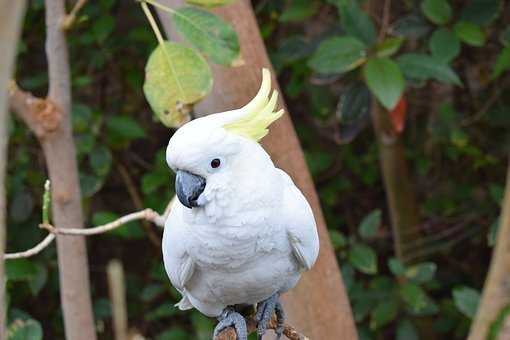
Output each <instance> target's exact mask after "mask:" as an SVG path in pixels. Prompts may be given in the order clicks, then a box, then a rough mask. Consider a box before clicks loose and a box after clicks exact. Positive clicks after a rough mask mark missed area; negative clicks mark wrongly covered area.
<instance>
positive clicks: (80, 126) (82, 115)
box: [72, 103, 92, 132]
mask: <svg viewBox="0 0 510 340" xmlns="http://www.w3.org/2000/svg"><path fill="white" fill-rule="evenodd" d="M72 121H73V129H74V131H75V132H86V131H87V130H89V129H90V123H91V121H92V110H91V109H90V107H88V106H86V105H83V104H78V103H77V104H73V108H72Z"/></svg>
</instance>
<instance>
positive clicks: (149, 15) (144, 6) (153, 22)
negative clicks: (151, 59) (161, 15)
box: [140, 0, 165, 50]
mask: <svg viewBox="0 0 510 340" xmlns="http://www.w3.org/2000/svg"><path fill="white" fill-rule="evenodd" d="M147 2H148V3H150V1H146V0H144V1H143V2H142V3H140V5H141V6H142V9H143V12H144V13H145V16H146V17H147V20H149V23H150V25H151V27H152V30H153V31H154V34H155V35H156V39H158V42H159V44H160V45H161V47H163V46H164V44H165V41H164V39H163V36H162V35H161V31H160V30H159V28H158V24H157V23H156V20H154V17H153V16H152V13H151V11H150V10H149V7H148V6H147ZM163 50H164V47H163Z"/></svg>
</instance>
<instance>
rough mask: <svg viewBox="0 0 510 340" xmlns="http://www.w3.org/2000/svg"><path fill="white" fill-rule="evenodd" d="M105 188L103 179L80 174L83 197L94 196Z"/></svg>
mask: <svg viewBox="0 0 510 340" xmlns="http://www.w3.org/2000/svg"><path fill="white" fill-rule="evenodd" d="M102 186H103V179H102V178H100V177H97V176H94V175H90V174H86V173H80V189H81V195H82V196H83V197H85V198H88V197H92V196H94V194H95V193H97V192H98V191H99V190H100V189H101V187H102Z"/></svg>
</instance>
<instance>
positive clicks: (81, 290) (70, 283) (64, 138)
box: [38, 0, 96, 340]
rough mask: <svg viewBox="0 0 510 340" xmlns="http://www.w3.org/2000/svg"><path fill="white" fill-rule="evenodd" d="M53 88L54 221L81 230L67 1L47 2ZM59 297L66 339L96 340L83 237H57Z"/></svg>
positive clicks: (48, 149) (49, 138)
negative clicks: (63, 26)
mask: <svg viewBox="0 0 510 340" xmlns="http://www.w3.org/2000/svg"><path fill="white" fill-rule="evenodd" d="M45 4H46V34H47V37H46V55H47V59H48V75H49V84H50V85H49V92H48V100H49V102H50V103H51V105H47V107H46V109H47V112H46V115H45V116H44V117H45V118H46V120H49V121H51V122H55V124H54V126H53V127H54V129H52V130H51V131H46V133H45V134H43V135H42V136H38V137H39V140H40V142H41V145H42V148H43V151H44V156H45V159H46V166H47V168H48V172H49V177H50V180H51V195H52V213H53V214H52V215H53V223H54V224H55V225H56V226H58V227H59V228H82V227H83V216H82V210H81V193H80V182H79V180H78V167H77V163H76V150H75V145H74V140H73V135H72V130H71V81H70V70H69V58H68V50H67V43H66V37H65V33H64V32H63V30H62V29H61V22H62V20H63V18H64V17H65V14H66V13H65V7H64V1H63V0H45ZM57 250H58V265H59V276H60V295H61V302H62V308H63V315H64V325H65V333H66V338H67V339H72V340H81V339H83V340H94V339H96V335H95V326H94V318H93V314H92V304H91V298H90V284H89V274H88V261H87V249H86V245H85V238H84V237H66V236H57Z"/></svg>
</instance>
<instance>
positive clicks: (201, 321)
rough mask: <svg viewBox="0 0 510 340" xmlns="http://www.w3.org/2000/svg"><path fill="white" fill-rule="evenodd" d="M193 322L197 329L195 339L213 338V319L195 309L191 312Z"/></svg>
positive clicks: (206, 339) (194, 327)
mask: <svg viewBox="0 0 510 340" xmlns="http://www.w3.org/2000/svg"><path fill="white" fill-rule="evenodd" d="M191 324H192V325H193V329H194V331H195V336H194V337H193V339H196V340H209V339H210V338H211V332H212V330H213V328H214V323H213V321H212V320H211V319H210V318H208V317H206V316H205V315H203V314H201V313H199V312H198V311H194V312H193V313H192V314H191Z"/></svg>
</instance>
